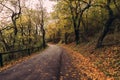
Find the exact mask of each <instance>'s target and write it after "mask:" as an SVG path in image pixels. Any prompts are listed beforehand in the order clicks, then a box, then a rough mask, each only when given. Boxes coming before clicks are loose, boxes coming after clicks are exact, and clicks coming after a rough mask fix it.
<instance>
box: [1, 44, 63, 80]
mask: <svg viewBox="0 0 120 80" xmlns="http://www.w3.org/2000/svg"><path fill="white" fill-rule="evenodd" d="M62 53H63V49H62V48H60V47H58V46H55V45H50V46H49V48H48V49H46V50H45V51H43V52H42V53H40V54H38V55H36V56H34V57H33V58H31V59H29V60H27V61H25V62H22V63H20V64H17V65H15V66H13V67H11V68H9V69H7V70H5V71H3V72H0V80H59V77H60V68H61V55H62Z"/></svg>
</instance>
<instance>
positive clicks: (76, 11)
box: [47, 0, 120, 48]
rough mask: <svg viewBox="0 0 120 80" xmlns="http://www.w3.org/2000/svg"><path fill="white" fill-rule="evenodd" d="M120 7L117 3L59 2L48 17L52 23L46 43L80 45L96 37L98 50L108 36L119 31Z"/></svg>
mask: <svg viewBox="0 0 120 80" xmlns="http://www.w3.org/2000/svg"><path fill="white" fill-rule="evenodd" d="M119 7H120V1H119V0H58V1H57V4H56V5H55V8H54V10H55V11H54V12H53V13H51V19H53V20H54V21H53V22H52V23H50V24H49V25H48V31H47V32H49V33H51V34H49V35H48V36H47V37H48V40H50V41H54V42H59V41H61V42H64V43H68V42H71V41H75V42H76V44H80V43H81V42H83V41H89V39H88V37H91V36H95V35H97V34H98V35H97V41H96V48H99V47H101V46H102V42H103V40H104V38H105V37H106V36H107V34H108V33H109V32H113V31H116V32H119V30H120V22H119V20H120V14H119V13H120V8H119ZM53 26H54V27H53ZM53 30H54V32H52V31H53Z"/></svg>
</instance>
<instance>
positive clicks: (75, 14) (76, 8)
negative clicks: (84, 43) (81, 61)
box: [66, 0, 91, 44]
mask: <svg viewBox="0 0 120 80" xmlns="http://www.w3.org/2000/svg"><path fill="white" fill-rule="evenodd" d="M66 2H67V3H68V5H69V8H70V11H71V16H72V22H73V26H74V33H75V40H76V44H79V42H80V35H82V34H81V33H80V23H81V22H82V16H83V13H84V12H85V11H86V10H87V9H89V7H90V5H91V0H88V1H83V0H76V1H73V0H67V1H66ZM81 38H82V37H81Z"/></svg>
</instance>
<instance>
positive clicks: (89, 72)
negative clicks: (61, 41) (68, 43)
mask: <svg viewBox="0 0 120 80" xmlns="http://www.w3.org/2000/svg"><path fill="white" fill-rule="evenodd" d="M64 48H65V49H66V50H67V51H68V53H69V54H70V56H71V58H72V60H71V61H72V66H74V68H75V70H77V71H78V72H79V74H75V73H73V74H71V76H72V75H73V76H76V75H77V76H79V79H76V80H114V79H113V78H110V77H107V76H106V75H105V74H104V73H103V72H101V71H100V70H99V68H97V67H96V66H95V65H94V63H92V62H91V61H90V59H89V58H86V57H84V56H83V55H81V54H80V53H78V52H76V51H74V50H71V48H68V47H65V46H64ZM68 70H69V68H68ZM76 78H77V77H76ZM61 80H62V79H61ZM63 80H64V79H63Z"/></svg>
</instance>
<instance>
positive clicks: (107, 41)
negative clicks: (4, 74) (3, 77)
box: [0, 0, 120, 80]
mask: <svg viewBox="0 0 120 80" xmlns="http://www.w3.org/2000/svg"><path fill="white" fill-rule="evenodd" d="M45 1H46V2H48V4H46V5H45ZM50 2H54V5H52V6H53V8H52V9H53V10H51V11H50V12H49V11H48V9H50V8H49V6H50ZM46 6H48V7H46ZM47 43H48V44H49V43H50V44H49V45H48V46H49V47H48V48H47V49H46V47H47ZM51 43H52V44H51ZM53 44H58V45H57V46H55V45H53ZM59 46H61V47H62V48H63V49H61V47H59ZM41 49H46V50H45V51H43V54H41V55H37V56H36V57H34V59H30V60H28V62H26V64H29V62H30V61H31V62H33V63H35V64H33V63H30V65H32V66H29V67H30V68H33V67H37V68H36V69H38V70H40V71H41V72H39V73H41V74H42V75H44V74H43V73H42V69H41V67H43V71H44V69H45V71H47V70H48V69H49V68H48V67H50V66H51V71H52V68H54V67H55V68H56V71H57V73H58V74H56V73H55V74H56V75H57V77H55V76H52V78H54V79H56V80H58V79H59V80H69V79H72V78H73V77H74V78H76V77H79V79H72V80H119V79H120V0H0V65H1V66H3V65H4V64H5V63H4V62H9V61H10V60H12V59H13V58H15V60H16V59H18V58H20V59H21V57H22V58H23V57H24V56H27V55H30V54H31V53H34V52H37V51H39V50H41ZM41 51H42V50H41ZM27 57H28V56H27ZM65 57H69V58H65ZM35 58H39V59H35ZM41 60H42V61H41ZM50 61H51V62H50ZM39 62H40V63H39ZM44 62H45V63H44ZM54 62H55V63H54ZM53 63H54V64H55V65H53ZM26 64H24V65H25V66H26ZM62 64H65V65H67V66H68V68H67V67H66V66H65V65H62ZM21 65H22V66H24V65H23V64H21ZM36 65H37V66H36ZM61 65H62V66H63V68H64V69H63V72H65V73H61ZM38 66H39V67H38ZM53 66H54V67H53ZM19 67H21V66H19ZM58 67H59V69H58ZM1 68H3V67H1ZM23 68H24V67H23ZM26 68H27V67H26ZM47 68H48V69H47ZM15 69H16V68H15ZM20 69H21V68H20ZM36 69H34V70H33V71H38V70H36ZM82 69H83V70H82ZM18 71H19V69H18ZM30 71H31V70H30ZM74 71H75V72H76V71H78V72H79V74H77V73H74ZM8 72H10V71H8ZM48 72H50V71H48ZM20 73H21V74H22V71H20ZM23 73H24V71H23ZM26 73H30V72H27V71H26ZM34 73H38V72H34ZM34 73H32V74H31V75H32V76H34ZM68 73H69V74H68ZM14 74H15V73H14ZM14 74H13V75H12V76H13V78H14ZM46 74H47V75H48V73H45V75H44V77H45V78H46V79H47V78H49V77H51V76H47V75H46ZM62 74H64V75H62ZM24 76H25V77H26V75H24ZM36 76H37V77H39V78H41V77H43V76H40V75H39V74H37V75H36ZM46 76H47V77H46ZM101 76H103V77H101ZM71 77H72V78H71ZM8 78H9V75H8ZM28 78H30V77H29V76H28ZM32 78H34V77H32ZM32 78H31V79H32ZM40 80H42V79H40ZM43 80H44V79H43ZM51 80H52V79H51Z"/></svg>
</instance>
